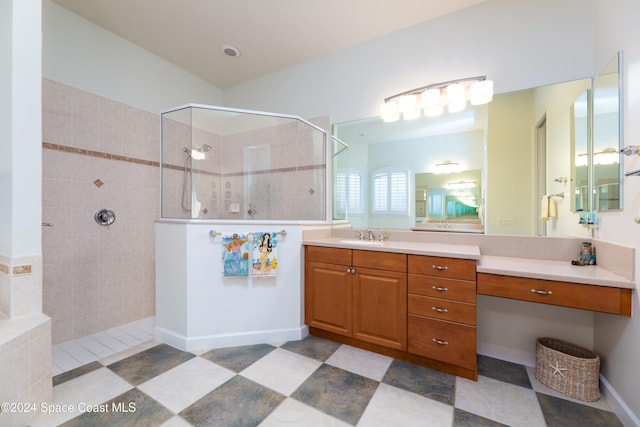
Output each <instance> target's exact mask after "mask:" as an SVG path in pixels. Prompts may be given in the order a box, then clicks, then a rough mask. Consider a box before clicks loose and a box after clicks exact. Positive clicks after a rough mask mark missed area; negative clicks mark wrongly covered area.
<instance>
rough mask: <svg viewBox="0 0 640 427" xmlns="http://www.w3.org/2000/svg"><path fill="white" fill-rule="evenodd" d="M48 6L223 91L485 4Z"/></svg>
mask: <svg viewBox="0 0 640 427" xmlns="http://www.w3.org/2000/svg"><path fill="white" fill-rule="evenodd" d="M52 1H53V2H54V3H57V4H59V5H61V6H63V7H64V8H66V9H68V10H70V11H72V12H74V13H76V14H78V15H80V16H82V17H84V18H85V19H87V20H89V21H92V22H93V23H95V24H97V25H99V26H101V27H103V28H105V29H106V30H108V31H110V32H112V33H114V34H116V35H118V36H120V37H122V38H124V39H126V40H129V41H130V42H132V43H134V44H136V45H138V46H140V47H142V48H143V49H145V50H147V51H149V52H152V53H153V54H155V55H157V56H159V57H161V58H164V59H165V60H167V61H169V62H171V63H173V64H175V65H177V66H179V67H180V68H183V69H185V70H187V71H189V72H190V73H192V74H194V75H196V76H198V77H200V78H202V79H203V80H206V81H208V82H210V83H212V84H214V85H215V86H217V87H219V88H221V89H224V88H228V87H230V86H234V85H237V84H240V83H243V82H245V81H248V80H251V79H254V78H257V77H260V76H263V75H265V74H268V73H271V72H274V71H277V70H279V69H282V68H285V67H288V66H290V65H293V64H296V63H298V62H302V61H305V60H308V59H311V58H315V57H318V56H322V55H326V54H329V53H331V52H334V51H338V50H341V49H345V48H348V47H350V46H354V45H356V44H358V43H362V42H365V41H368V40H372V39H375V38H377V37H381V36H384V35H385V34H390V33H392V32H396V31H399V30H402V29H405V28H408V27H410V26H413V25H416V24H419V23H422V22H425V21H428V20H430V19H433V18H436V17H438V16H442V15H445V14H448V13H452V12H455V11H457V10H461V9H465V8H468V7H471V6H474V5H476V4H478V3H482V2H484V1H486V0H446V1H444V0H393V1H383V0H108V1H107V0H52ZM225 45H231V46H233V47H235V48H237V49H238V50H239V52H240V55H239V56H236V57H229V56H227V55H225V54H224V53H223V46H225Z"/></svg>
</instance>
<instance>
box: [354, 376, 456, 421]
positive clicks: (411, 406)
mask: <svg viewBox="0 0 640 427" xmlns="http://www.w3.org/2000/svg"><path fill="white" fill-rule="evenodd" d="M452 422H453V406H449V405H446V404H444V403H440V402H437V401H435V400H432V399H428V398H426V397H422V396H420V395H418V394H415V393H411V392H409V391H406V390H402V389H399V388H397V387H393V386H390V385H388V384H384V383H381V384H380V385H379V386H378V389H377V390H376V392H375V394H374V395H373V398H371V401H370V402H369V405H367V409H365V411H364V413H363V414H362V417H361V418H360V421H359V422H358V427H373V426H392V425H398V426H403V427H412V426H416V427H423V426H450V425H452Z"/></svg>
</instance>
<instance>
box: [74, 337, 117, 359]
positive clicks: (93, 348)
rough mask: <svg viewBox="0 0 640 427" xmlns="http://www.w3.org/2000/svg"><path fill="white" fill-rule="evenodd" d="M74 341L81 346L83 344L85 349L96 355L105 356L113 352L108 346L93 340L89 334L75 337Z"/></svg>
mask: <svg viewBox="0 0 640 427" xmlns="http://www.w3.org/2000/svg"><path fill="white" fill-rule="evenodd" d="M76 342H77V343H78V344H80V345H81V346H83V347H84V348H86V349H87V350H89V351H90V352H92V353H93V354H95V355H96V356H97V357H105V356H108V355H110V354H113V350H111V349H110V348H109V347H107V346H105V345H104V344H102V343H99V342H98V341H96V340H94V339H93V338H91V337H90V336H84V337H80V338H78V339H76Z"/></svg>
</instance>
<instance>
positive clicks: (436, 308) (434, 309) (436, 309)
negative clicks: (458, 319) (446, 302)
mask: <svg viewBox="0 0 640 427" xmlns="http://www.w3.org/2000/svg"><path fill="white" fill-rule="evenodd" d="M431 310H433V311H437V312H438V313H448V312H449V310H447V309H446V308H438V307H431Z"/></svg>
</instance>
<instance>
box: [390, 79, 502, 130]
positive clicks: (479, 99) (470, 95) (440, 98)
mask: <svg viewBox="0 0 640 427" xmlns="http://www.w3.org/2000/svg"><path fill="white" fill-rule="evenodd" d="M492 100H493V81H491V80H487V78H486V76H479V77H468V78H464V79H458V80H450V81H448V82H442V83H435V84H431V85H427V86H423V87H420V88H417V89H412V90H408V91H406V92H402V93H399V94H397V95H394V96H391V97H389V98H386V99H385V100H384V103H382V104H381V105H380V117H381V118H382V120H383V121H384V122H387V123H389V122H395V121H397V120H399V119H400V115H401V114H402V118H403V119H404V120H413V119H417V118H418V117H420V116H421V115H422V113H423V112H424V115H425V116H429V117H434V116H438V115H440V114H442V113H443V112H444V105H445V104H446V106H447V111H449V112H450V113H457V112H459V111H462V110H464V109H465V108H466V107H467V101H469V103H470V104H471V105H483V104H487V103H489V102H491V101H492Z"/></svg>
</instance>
